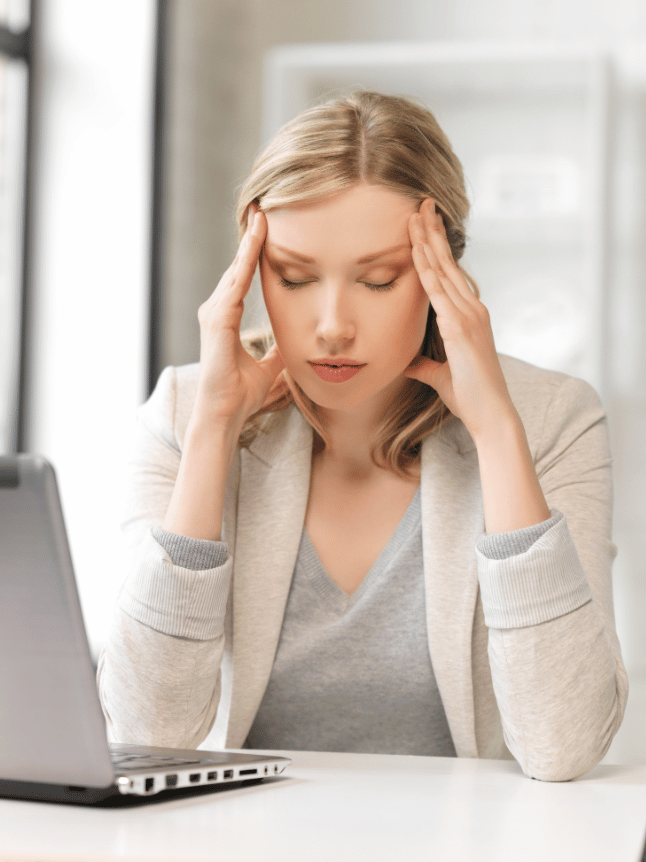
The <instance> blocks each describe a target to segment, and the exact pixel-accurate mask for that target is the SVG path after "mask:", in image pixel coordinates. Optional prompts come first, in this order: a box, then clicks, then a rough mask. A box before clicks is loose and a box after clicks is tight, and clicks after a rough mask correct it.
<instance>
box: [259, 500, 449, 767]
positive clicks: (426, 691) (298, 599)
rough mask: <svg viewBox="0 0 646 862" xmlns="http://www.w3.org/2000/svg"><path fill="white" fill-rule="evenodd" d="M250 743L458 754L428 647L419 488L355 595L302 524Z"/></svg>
mask: <svg viewBox="0 0 646 862" xmlns="http://www.w3.org/2000/svg"><path fill="white" fill-rule="evenodd" d="M386 633H387V634H386ZM246 745H247V746H248V747H250V748H270V749H298V750H299V751H307V750H309V751H355V752H381V753H390V754H428V755H445V756H455V748H454V747H453V742H452V740H451V733H450V731H449V726H448V723H447V720H446V715H445V713H444V707H443V706H442V700H441V698H440V693H439V691H438V688H437V683H436V682H435V676H434V674H433V668H432V665H431V660H430V656H429V651H428V637H427V633H426V605H425V598H424V573H423V565H422V531H421V506H420V493H419V490H418V491H417V493H416V494H415V496H414V498H413V500H412V502H411V504H410V505H409V507H408V509H407V511H406V513H405V515H404V517H403V519H402V520H401V522H400V523H399V526H398V527H397V529H396V530H395V532H394V534H393V535H392V536H391V538H390V540H389V541H388V543H387V545H386V546H385V548H384V549H383V551H382V552H381V554H380V555H379V557H378V559H377V560H376V561H375V563H374V564H373V566H372V567H371V569H370V570H369V572H368V573H367V574H366V576H365V577H364V579H363V581H362V582H361V584H360V585H359V587H358V588H357V589H356V590H355V592H354V593H352V594H351V595H348V594H347V593H346V592H344V590H342V589H341V588H340V587H339V586H338V585H337V584H336V583H335V582H334V581H333V580H332V578H331V577H330V576H329V575H328V574H327V572H326V571H325V569H324V567H323V565H322V563H321V561H320V559H319V556H318V554H317V553H316V550H315V548H314V546H313V545H312V542H311V540H310V538H309V536H308V535H307V532H306V531H305V530H304V531H303V537H302V540H301V544H300V548H299V552H298V558H297V561H296V567H295V571H294V578H293V580H292V585H291V589H290V592H289V597H288V599H287V606H286V609H285V617H284V620H283V627H282V631H281V636H280V641H279V644H278V650H277V652H276V657H275V659H274V665H273V668H272V672H271V677H270V679H269V684H268V686H267V689H266V691H265V695H264V697H263V699H262V702H261V704H260V708H259V710H258V713H257V714H256V718H255V720H254V723H253V726H252V727H251V731H250V732H249V736H248V737H247V741H246Z"/></svg>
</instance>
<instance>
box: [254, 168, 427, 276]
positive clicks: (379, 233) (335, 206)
mask: <svg viewBox="0 0 646 862" xmlns="http://www.w3.org/2000/svg"><path fill="white" fill-rule="evenodd" d="M417 209H419V203H418V202H417V201H414V200H412V199H411V198H408V197H405V196H404V195H401V194H397V193H396V192H392V191H390V190H389V189H385V188H383V187H382V186H370V185H364V184H361V185H357V186H353V187H352V188H350V189H347V190H346V191H343V192H340V193H339V194H338V195H334V196H332V197H328V198H323V199H321V200H319V201H315V202H314V203H308V204H292V205H289V206H285V207H277V208H276V209H272V210H269V211H268V212H267V213H266V217H267V239H266V245H267V247H268V250H270V249H271V247H272V245H273V244H276V245H280V246H283V247H285V248H289V249H290V250H292V251H296V252H299V253H300V254H303V255H306V256H308V257H312V258H314V259H315V260H322V259H332V258H345V259H352V260H355V259H358V258H360V257H364V256H367V255H370V254H374V253H376V252H379V251H381V250H382V249H385V248H390V247H392V246H395V245H398V244H404V245H409V246H410V241H409V236H408V219H409V217H410V215H411V214H412V213H414V212H416V210H417Z"/></svg>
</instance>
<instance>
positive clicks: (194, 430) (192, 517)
mask: <svg viewBox="0 0 646 862" xmlns="http://www.w3.org/2000/svg"><path fill="white" fill-rule="evenodd" d="M238 434H239V429H238V427H237V426H234V425H233V424H232V423H225V422H218V421H207V420H204V419H202V418H198V419H195V420H193V421H192V422H191V424H190V425H189V428H188V430H187V433H186V437H185V440H184V447H183V451H182V459H181V462H180V467H179V472H178V474H177V480H176V482H175V487H174V489H173V493H172V496H171V500H170V503H169V506H168V510H167V512H166V516H165V518H164V521H163V524H162V527H163V529H164V530H167V531H168V532H169V533H178V534H179V535H183V536H191V537H192V538H194V539H207V540H210V541H220V540H221V533H222V512H223V509H224V497H225V492H226V483H227V476H228V472H229V468H230V467H231V461H232V458H233V454H234V452H235V447H236V444H237V440H238Z"/></svg>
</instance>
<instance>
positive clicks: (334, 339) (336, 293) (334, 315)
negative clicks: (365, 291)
mask: <svg viewBox="0 0 646 862" xmlns="http://www.w3.org/2000/svg"><path fill="white" fill-rule="evenodd" d="M316 334H317V336H318V338H319V340H320V341H322V342H323V343H324V344H325V346H326V347H327V348H328V349H331V350H335V349H337V350H340V349H341V348H342V347H345V346H347V345H348V343H349V342H351V341H353V340H354V338H355V335H356V326H355V316H354V313H353V309H352V301H351V298H350V297H349V296H348V294H347V291H345V290H344V288H343V286H342V285H341V284H332V283H329V284H322V285H321V286H320V289H319V296H318V321H317V327H316Z"/></svg>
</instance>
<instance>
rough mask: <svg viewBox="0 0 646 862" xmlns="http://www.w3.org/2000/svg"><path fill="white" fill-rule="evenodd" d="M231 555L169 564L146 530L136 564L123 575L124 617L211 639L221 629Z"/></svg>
mask: <svg viewBox="0 0 646 862" xmlns="http://www.w3.org/2000/svg"><path fill="white" fill-rule="evenodd" d="M231 572H232V560H231V558H230V557H229V558H227V559H226V560H225V562H224V563H223V564H222V565H220V566H218V567H217V568H212V569H204V570H202V571H195V570H191V569H186V568H183V567H181V566H176V565H174V564H173V562H172V560H171V559H170V556H169V555H168V553H167V552H166V551H165V550H164V549H163V548H162V547H161V545H160V544H159V543H158V542H157V541H156V540H155V538H154V537H153V535H152V531H151V532H149V533H148V534H147V536H146V538H145V540H144V547H142V555H141V557H140V561H139V565H138V567H137V569H136V571H134V572H133V573H132V574H131V575H130V576H129V578H128V579H127V581H126V583H125V585H124V588H123V590H122V591H121V595H120V597H119V606H120V607H121V609H122V610H123V611H124V612H125V613H127V614H128V615H129V616H130V617H132V618H133V619H135V620H137V621H138V622H141V623H143V624H144V625H147V626H150V628H153V629H155V630H156V631H159V632H161V633H162V634H167V635H172V636H174V637H183V638H189V639H191V640H211V639H213V638H216V637H219V636H220V635H221V634H222V633H223V630H224V615H225V612H226V606H227V599H228V596H229V586H230V583H231Z"/></svg>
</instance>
